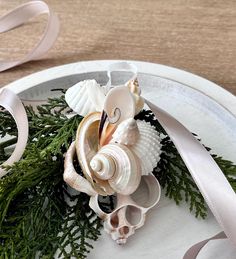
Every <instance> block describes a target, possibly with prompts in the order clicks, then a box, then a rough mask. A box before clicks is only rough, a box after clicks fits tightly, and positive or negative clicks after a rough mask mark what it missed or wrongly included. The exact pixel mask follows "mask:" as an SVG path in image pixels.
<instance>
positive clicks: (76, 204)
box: [0, 97, 101, 258]
mask: <svg viewBox="0 0 236 259" xmlns="http://www.w3.org/2000/svg"><path fill="white" fill-rule="evenodd" d="M67 109H68V108H67V105H66V103H65V101H64V98H63V97H61V98H58V99H50V100H49V103H48V104H47V105H44V106H41V107H39V109H38V113H35V112H34V110H33V109H32V107H26V111H27V115H28V117H29V125H30V139H29V143H28V145H27V149H26V151H25V153H24V155H23V159H22V160H21V161H19V162H17V163H15V164H14V165H13V166H12V167H10V168H8V170H9V172H8V174H7V175H6V176H5V177H3V178H2V179H1V181H0V243H1V245H0V258H34V257H35V256H36V255H37V256H38V257H39V258H53V255H54V254H55V253H56V252H57V253H58V255H59V257H62V258H71V257H73V256H74V257H76V258H85V257H86V254H87V253H88V252H89V250H90V249H91V245H90V244H89V242H88V240H96V239H97V238H98V236H99V234H100V232H99V229H100V226H101V222H100V219H98V217H97V216H96V215H95V214H94V212H93V211H92V210H91V209H90V207H89V205H88V200H89V198H88V197H87V196H86V195H85V194H82V193H76V194H73V195H72V194H70V190H68V187H67V186H66V185H65V183H64V181H63V168H64V165H63V153H64V151H65V150H66V149H67V148H68V146H69V144H70V143H71V141H72V139H73V138H74V136H75V133H76V130H77V127H78V125H79V123H80V121H81V119H82V117H80V116H74V117H72V118H70V119H68V118H67V117H66V115H63V114H62V111H63V112H66V111H67ZM0 117H1V118H0V121H1V122H2V119H3V118H4V120H5V121H6V125H13V124H14V121H13V119H12V118H11V116H10V115H9V114H7V113H1V114H0ZM0 134H2V135H4V134H9V135H13V136H15V135H16V132H15V130H14V129H13V128H11V127H4V123H2V124H1V128H0ZM1 145H3V146H6V142H5V143H1ZM5 157H6V154H5V151H4V149H3V148H2V149H1V153H0V159H1V160H2V161H3V160H4V159H5ZM68 201H69V202H68ZM68 244H70V247H69V246H68Z"/></svg>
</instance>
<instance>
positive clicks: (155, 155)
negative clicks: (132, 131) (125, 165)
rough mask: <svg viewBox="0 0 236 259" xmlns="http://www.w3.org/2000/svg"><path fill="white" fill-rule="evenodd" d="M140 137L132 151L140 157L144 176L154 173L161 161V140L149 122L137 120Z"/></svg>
mask: <svg viewBox="0 0 236 259" xmlns="http://www.w3.org/2000/svg"><path fill="white" fill-rule="evenodd" d="M137 124H138V128H139V133H140V137H139V138H138V140H137V142H136V143H135V144H134V145H133V146H131V150H132V151H133V152H134V153H135V154H136V155H137V156H138V157H139V159H140V160H141V165H142V175H148V174H150V173H152V171H153V169H154V168H155V167H156V165H157V163H158V162H159V160H160V154H161V138H160V136H159V134H158V132H157V131H156V130H155V128H154V127H153V126H151V124H150V123H149V122H146V121H141V120H137Z"/></svg>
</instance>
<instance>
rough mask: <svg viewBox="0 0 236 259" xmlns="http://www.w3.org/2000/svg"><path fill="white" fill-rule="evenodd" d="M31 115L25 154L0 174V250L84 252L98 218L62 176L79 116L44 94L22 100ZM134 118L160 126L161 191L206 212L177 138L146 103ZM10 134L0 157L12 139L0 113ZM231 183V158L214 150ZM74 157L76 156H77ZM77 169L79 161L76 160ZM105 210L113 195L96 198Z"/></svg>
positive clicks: (9, 127) (9, 129)
mask: <svg viewBox="0 0 236 259" xmlns="http://www.w3.org/2000/svg"><path fill="white" fill-rule="evenodd" d="M26 111H27V115H28V118H29V127H30V129H29V134H30V136H29V142H28V145H27V148H26V150H25V152H24V155H23V159H22V160H20V161H19V162H17V163H15V164H14V165H13V166H12V167H8V168H7V169H8V174H7V175H6V176H5V177H3V178H2V179H1V180H0V258H34V257H38V258H45V259H46V258H53V256H54V254H55V253H56V254H57V256H58V257H59V258H73V257H74V258H82V259H83V258H86V255H87V254H88V252H89V251H90V249H91V248H92V246H91V242H90V240H97V238H98V237H99V235H100V227H101V221H100V219H99V218H98V217H97V216H96V215H95V213H94V212H93V211H92V210H91V209H90V207H89V197H88V196H87V195H85V194H83V193H77V192H76V193H75V191H72V190H71V189H69V188H68V186H67V185H66V184H65V183H64V181H63V170H64V169H63V168H64V165H63V154H64V153H65V151H66V150H67V148H68V147H69V145H70V143H71V142H72V140H73V138H74V137H75V134H76V130H77V127H78V125H79V123H80V121H81V119H82V117H80V116H73V117H71V116H70V117H69V118H68V116H67V115H68V114H69V115H70V110H69V109H68V107H67V104H66V102H65V100H64V97H63V96H62V97H60V98H55V99H49V101H48V104H46V105H43V106H40V107H38V111H37V112H35V111H34V110H33V109H32V107H26ZM137 118H138V119H141V120H145V121H149V122H150V123H151V124H152V125H154V126H155V128H156V129H157V131H159V132H161V134H162V137H163V138H162V154H161V160H160V162H159V163H158V165H157V167H156V168H155V169H154V172H153V173H154V174H155V176H156V177H157V178H158V179H159V181H160V184H161V185H162V187H163V188H165V191H166V196H168V197H169V198H171V199H173V200H174V201H175V202H176V203H177V204H180V203H181V202H182V201H185V202H187V203H188V204H189V207H190V210H191V211H193V212H194V213H195V215H196V216H199V217H203V218H204V217H205V216H206V212H207V211H206V204H205V203H204V199H203V197H202V195H201V194H200V192H199V190H198V188H197V186H196V185H195V183H194V181H193V179H192V178H191V176H190V174H189V172H188V170H187V168H186V166H185V164H184V162H183V161H182V159H181V157H180V155H179V154H178V152H177V150H176V148H175V146H174V145H173V143H172V142H171V141H170V139H169V137H168V136H167V135H166V133H165V131H164V130H163V129H162V127H161V126H160V124H159V123H158V122H157V120H155V118H154V115H153V114H152V112H151V111H142V112H141V113H140V114H139V115H138V116H137ZM5 135H11V136H12V137H13V138H12V139H10V140H7V141H5V142H1V143H0V162H1V161H5V159H6V157H7V153H6V152H5V148H6V147H8V146H10V145H11V144H13V143H15V142H16V136H17V132H16V127H15V123H14V120H13V119H12V117H11V116H10V114H9V113H7V112H6V111H4V112H1V113H0V136H1V137H3V136H5ZM213 157H214V159H215V160H216V162H217V163H218V165H219V166H220V167H221V169H222V170H223V172H224V173H225V175H226V177H227V178H228V180H229V182H230V183H231V185H232V186H233V188H234V190H235V191H236V180H235V176H236V166H235V165H233V164H232V163H231V162H230V161H227V160H224V159H223V158H221V157H218V156H216V155H213ZM75 163H76V162H75ZM76 168H77V169H78V173H80V174H81V173H82V172H81V171H80V168H79V165H78V164H76ZM100 206H101V207H102V208H103V210H104V211H110V209H111V208H112V206H113V198H112V197H108V202H106V201H105V199H104V200H102V201H100Z"/></svg>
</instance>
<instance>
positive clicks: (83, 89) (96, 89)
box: [65, 80, 106, 116]
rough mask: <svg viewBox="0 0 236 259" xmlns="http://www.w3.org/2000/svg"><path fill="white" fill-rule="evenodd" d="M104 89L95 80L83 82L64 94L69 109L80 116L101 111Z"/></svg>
mask: <svg viewBox="0 0 236 259" xmlns="http://www.w3.org/2000/svg"><path fill="white" fill-rule="evenodd" d="M105 94H106V89H105V87H103V86H100V85H99V84H98V83H97V82H96V81H95V80H84V81H81V82H79V83H77V84H75V85H74V86H72V87H70V88H69V89H68V90H67V91H66V94H65V100H66V102H67V104H68V105H69V107H70V108H71V109H72V110H73V111H75V112H76V113H78V114H79V115H81V116H86V115H88V114H89V113H91V112H95V111H99V112H101V111H102V110H103V104H104V100H105Z"/></svg>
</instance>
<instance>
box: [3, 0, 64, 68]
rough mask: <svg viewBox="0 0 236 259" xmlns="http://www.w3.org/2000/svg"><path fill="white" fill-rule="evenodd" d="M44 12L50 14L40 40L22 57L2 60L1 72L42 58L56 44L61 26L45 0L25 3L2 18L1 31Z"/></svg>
mask: <svg viewBox="0 0 236 259" xmlns="http://www.w3.org/2000/svg"><path fill="white" fill-rule="evenodd" d="M43 13H46V14H48V23H47V26H46V29H45V31H44V33H43V35H42V37H41V39H40V41H39V42H38V43H37V45H36V46H35V47H34V48H33V49H32V50H30V51H29V53H28V54H27V55H26V56H24V57H23V58H22V59H20V60H14V61H0V72H2V71H5V70H7V69H9V68H12V67H15V66H17V65H20V64H23V63H25V62H28V61H30V60H35V59H37V58H40V57H41V56H42V55H43V54H45V53H46V52H47V51H48V50H49V49H50V48H51V47H52V45H53V44H54V42H55V40H56V38H57V36H58V33H59V27H60V26H59V20H58V18H57V15H55V14H54V13H53V12H52V10H51V9H50V8H49V7H48V5H47V4H46V3H45V2H43V1H32V2H28V3H25V4H23V5H21V6H19V7H17V8H16V9H14V10H13V11H11V12H9V13H7V14H6V15H4V16H3V17H1V18H0V33H3V32H7V31H9V30H11V29H14V28H16V27H18V26H20V25H23V24H24V23H26V22H28V20H30V19H31V18H33V17H35V16H38V15H40V14H43Z"/></svg>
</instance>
